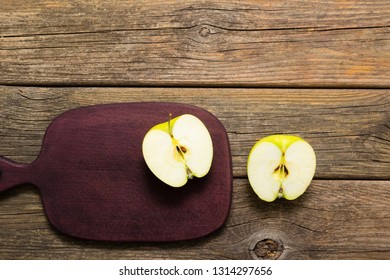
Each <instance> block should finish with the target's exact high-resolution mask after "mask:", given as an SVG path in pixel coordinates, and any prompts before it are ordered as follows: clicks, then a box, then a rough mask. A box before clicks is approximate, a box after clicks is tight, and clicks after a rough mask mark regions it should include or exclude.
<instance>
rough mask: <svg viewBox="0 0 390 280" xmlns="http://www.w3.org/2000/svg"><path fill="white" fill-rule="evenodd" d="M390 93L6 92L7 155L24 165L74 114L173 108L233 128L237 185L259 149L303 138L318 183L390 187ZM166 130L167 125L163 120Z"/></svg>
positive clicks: (2, 107) (1, 133) (1, 105)
mask: <svg viewBox="0 0 390 280" xmlns="http://www.w3.org/2000/svg"><path fill="white" fill-rule="evenodd" d="M389 93H390V91H389V90H354V89H350V90H312V89H306V90H294V89H228V88H226V89H205V88H86V87H83V88H35V87H8V86H3V87H0V122H1V125H0V143H1V145H0V155H2V156H6V157H9V158H11V159H13V160H16V161H20V162H30V161H33V160H34V159H35V158H36V156H37V155H38V154H39V151H40V147H41V142H42V139H43V135H44V132H45V130H46V128H47V126H48V125H49V123H50V122H51V121H52V119H53V118H54V117H55V116H57V115H59V114H60V113H62V112H64V111H67V110H69V109H71V108H75V107H79V106H85V105H92V104H99V103H100V104H101V103H113V102H138V101H168V102H183V103H188V104H194V105H197V106H200V107H203V108H204V109H206V110H209V111H210V112H211V113H213V114H214V115H215V116H217V117H218V118H219V119H220V120H221V122H222V123H223V125H224V126H225V128H226V130H227V132H228V135H229V139H230V144H231V149H232V156H233V166H234V167H233V168H234V170H233V171H234V176H235V177H246V161H247V156H248V154H249V152H250V149H251V148H252V146H253V145H254V143H255V142H256V141H257V140H258V139H260V138H262V137H264V136H266V135H270V134H275V133H285V134H297V135H300V136H301V137H303V138H305V139H306V140H307V141H309V142H310V143H311V144H312V146H313V147H314V149H315V151H316V154H317V158H318V160H317V164H318V167H317V171H316V178H317V179H318V178H321V179H384V180H389V179H390V149H389V146H390V95H389ZM161 121H162V122H163V121H165V120H161Z"/></svg>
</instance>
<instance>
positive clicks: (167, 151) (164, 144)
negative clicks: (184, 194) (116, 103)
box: [142, 114, 213, 187]
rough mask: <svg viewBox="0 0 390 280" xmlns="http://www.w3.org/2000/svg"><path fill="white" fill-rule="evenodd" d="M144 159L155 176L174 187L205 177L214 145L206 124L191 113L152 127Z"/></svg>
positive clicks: (146, 136)
mask: <svg viewBox="0 0 390 280" xmlns="http://www.w3.org/2000/svg"><path fill="white" fill-rule="evenodd" d="M142 153H143V157H144V160H145V162H146V164H147V166H148V167H149V169H150V170H151V171H152V173H153V174H154V175H155V176H156V177H157V178H159V179H160V180H161V181H163V182H164V183H166V184H167V185H169V186H171V187H182V186H184V185H185V184H186V183H187V181H188V179H192V178H193V177H198V178H201V177H203V176H205V175H206V174H207V173H208V172H209V170H210V168H211V164H212V159H213V143H212V139H211V136H210V133H209V131H208V130H207V128H206V126H205V125H204V124H203V122H202V121H201V120H200V119H198V118H197V117H196V116H193V115H190V114H184V115H180V116H178V117H175V118H173V119H171V114H170V115H169V120H168V121H167V122H164V123H160V124H157V125H155V126H153V127H152V128H151V129H150V130H149V131H148V132H147V133H146V135H145V137H144V140H143V143H142Z"/></svg>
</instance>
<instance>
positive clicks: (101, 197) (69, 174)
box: [0, 102, 232, 241]
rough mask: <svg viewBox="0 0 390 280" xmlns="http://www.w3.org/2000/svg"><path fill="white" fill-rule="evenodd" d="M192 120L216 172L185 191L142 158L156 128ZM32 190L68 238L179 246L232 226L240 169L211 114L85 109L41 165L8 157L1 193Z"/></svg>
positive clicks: (52, 139) (46, 146) (148, 106)
mask: <svg viewBox="0 0 390 280" xmlns="http://www.w3.org/2000/svg"><path fill="white" fill-rule="evenodd" d="M169 113H172V114H173V117H176V116H179V115H181V114H185V113H189V114H193V115H195V116H197V117H198V118H200V119H201V120H202V121H203V122H204V124H205V125H206V127H207V128H208V129H209V131H210V134H211V137H212V140H213V146H214V158H213V163H212V167H211V170H210V172H209V173H208V174H207V175H206V176H205V177H203V178H194V179H193V180H190V181H189V182H188V183H187V184H186V185H185V186H183V187H181V188H172V187H170V186H167V185H165V184H164V183H162V182H161V181H159V180H158V179H157V178H156V177H155V176H154V175H153V173H151V171H150V170H149V169H148V167H147V165H146V163H145V161H144V159H143V156H142V148H141V147H142V141H143V138H144V136H145V134H146V133H147V131H148V130H149V129H150V128H151V127H152V126H154V125H155V124H158V123H162V122H165V121H167V119H168V114H169ZM24 183H32V184H34V185H35V186H37V188H38V189H39V190H40V192H41V195H42V201H43V205H44V209H45V212H46V215H47V217H48V219H49V221H50V222H51V223H52V225H53V226H54V227H55V228H57V229H58V230H60V231H61V232H63V233H65V234H68V235H71V236H74V237H79V238H84V239H91V240H105V241H178V240H188V239H193V238H198V237H202V236H205V235H207V234H209V233H211V232H213V231H214V230H216V229H218V228H219V227H221V226H222V225H223V223H224V222H225V220H226V218H227V216H228V212H229V209H230V204H231V196H232V164H231V156H230V146H229V140H228V137H227V134H226V131H225V128H224V127H223V125H222V124H221V123H220V121H219V120H218V119H217V118H216V117H215V116H213V115H212V114H211V113H209V112H207V111H206V110H204V109H201V108H199V107H195V106H190V105H185V104H176V103H157V102H156V103H153V102H149V103H124V104H109V105H96V106H89V107H81V108H78V109H74V110H71V111H68V112H65V113H63V114H61V115H60V116H58V117H57V118H55V119H54V120H53V122H52V123H51V124H50V125H49V127H48V129H47V131H46V134H45V137H44V140H43V145H42V150H41V153H40V155H39V157H38V158H37V159H36V160H35V161H34V162H32V163H31V164H26V165H25V164H18V163H15V162H12V161H10V160H7V159H5V158H1V157H0V191H4V190H6V189H9V188H11V187H14V186H16V185H20V184H24ZM0 207H1V205H0Z"/></svg>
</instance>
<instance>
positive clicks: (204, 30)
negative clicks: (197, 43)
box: [198, 26, 211, 38]
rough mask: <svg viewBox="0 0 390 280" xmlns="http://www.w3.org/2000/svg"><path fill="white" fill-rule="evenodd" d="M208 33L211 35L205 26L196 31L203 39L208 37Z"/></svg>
mask: <svg viewBox="0 0 390 280" xmlns="http://www.w3.org/2000/svg"><path fill="white" fill-rule="evenodd" d="M210 33H211V30H210V28H208V27H207V26H202V27H201V28H200V29H199V31H198V34H199V36H201V37H204V38H206V37H208V36H209V35H210Z"/></svg>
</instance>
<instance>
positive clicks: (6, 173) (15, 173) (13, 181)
mask: <svg viewBox="0 0 390 280" xmlns="http://www.w3.org/2000/svg"><path fill="white" fill-rule="evenodd" d="M29 166H30V165H29V164H21V163H16V162H14V161H11V160H9V159H6V158H4V157H1V156H0V192H1V191H5V190H8V189H10V188H12V187H15V186H17V185H21V184H25V183H29V182H30V180H29V178H30V174H31V170H30V168H28V167H29Z"/></svg>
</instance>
